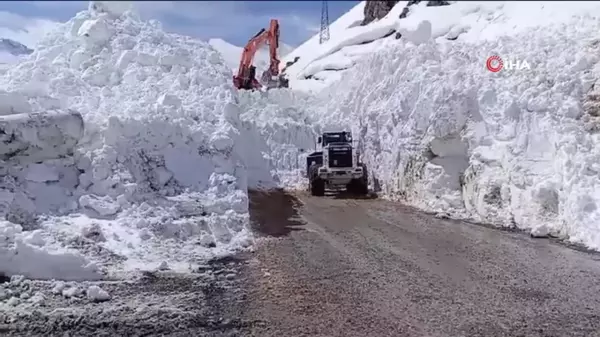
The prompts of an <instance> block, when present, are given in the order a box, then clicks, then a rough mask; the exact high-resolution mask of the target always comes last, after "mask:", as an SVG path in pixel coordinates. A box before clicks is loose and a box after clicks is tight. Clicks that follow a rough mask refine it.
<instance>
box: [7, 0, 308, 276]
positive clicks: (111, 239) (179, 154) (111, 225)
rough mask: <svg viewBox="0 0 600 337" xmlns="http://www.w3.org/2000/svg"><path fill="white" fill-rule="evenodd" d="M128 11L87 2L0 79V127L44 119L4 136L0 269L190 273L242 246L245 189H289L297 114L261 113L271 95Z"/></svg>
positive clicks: (196, 45)
mask: <svg viewBox="0 0 600 337" xmlns="http://www.w3.org/2000/svg"><path fill="white" fill-rule="evenodd" d="M129 8H130V7H129V5H128V4H127V3H126V2H110V3H109V2H91V3H90V6H89V9H88V10H87V11H83V12H80V13H78V14H77V15H76V16H75V17H74V18H73V19H71V20H70V21H68V22H67V23H65V24H64V25H62V26H60V27H59V28H58V30H56V31H54V32H52V33H50V34H49V35H48V36H47V37H46V38H45V39H44V40H43V41H41V42H40V43H39V45H38V46H36V48H35V50H36V51H35V52H34V53H33V54H32V55H30V56H28V57H27V58H25V59H24V61H22V62H21V63H20V64H18V65H15V66H14V67H13V68H11V69H9V70H7V72H6V73H5V74H4V75H3V77H2V78H1V79H0V90H2V92H1V95H3V97H11V100H10V102H11V103H10V104H8V103H6V102H8V100H4V101H3V102H2V103H1V104H0V107H2V109H1V111H0V115H4V116H1V117H3V118H4V119H0V127H1V128H3V129H10V125H15V123H16V124H19V123H20V124H19V125H22V124H23V123H25V124H26V123H31V122H30V121H29V122H28V120H30V119H34V120H36V121H39V120H45V122H44V123H45V124H44V127H45V129H40V127H39V125H38V127H34V128H32V129H31V130H33V131H31V132H29V133H27V132H25V131H26V130H29V129H23V128H17V129H18V130H21V133H19V132H17V131H15V132H14V134H15V135H16V136H21V138H18V137H17V138H15V137H9V136H8V135H7V134H6V133H5V134H2V136H3V137H5V136H6V137H8V138H10V139H9V141H5V142H3V143H2V145H0V154H3V155H4V154H7V153H8V154H10V155H5V156H3V157H2V160H0V170H1V171H2V172H3V175H2V176H1V177H0V212H1V213H2V214H1V216H2V218H4V219H6V220H4V221H2V222H0V273H3V274H7V275H14V274H23V275H25V276H27V277H32V278H61V279H72V280H77V279H99V278H103V277H106V275H107V274H108V275H121V272H129V271H132V270H140V269H154V268H157V267H159V266H160V267H161V268H165V267H166V268H171V269H174V270H189V267H190V266H193V265H194V264H195V263H196V262H202V261H203V260H205V259H207V258H210V257H214V256H217V255H219V254H226V253H228V252H231V251H234V250H237V249H242V248H244V247H247V246H249V244H250V243H251V241H252V235H251V233H250V231H249V228H248V221H249V217H248V196H247V189H248V188H249V187H250V188H252V187H255V188H260V187H272V186H276V185H278V184H283V185H285V184H286V181H287V180H286V179H287V176H289V175H290V174H289V172H292V174H291V176H294V173H293V172H294V170H296V168H295V167H292V166H290V165H291V164H289V163H295V161H294V160H291V159H290V156H292V155H294V156H297V154H298V151H299V150H298V149H299V148H302V147H304V143H307V142H308V141H309V140H310V141H312V139H313V138H314V135H313V134H312V129H311V128H310V127H307V126H306V125H305V124H304V123H302V122H303V121H301V120H300V119H301V117H295V116H296V115H298V114H296V115H294V114H293V113H292V112H293V111H294V108H293V107H292V106H290V107H283V108H281V109H280V108H277V107H276V108H274V109H271V110H270V112H269V114H265V113H263V112H261V109H260V107H261V105H263V106H264V105H265V104H270V105H272V106H273V105H274V103H273V102H272V100H273V99H274V98H272V99H271V101H269V99H262V98H261V95H263V96H264V95H265V94H261V93H247V94H244V93H241V94H240V95H239V96H238V93H237V92H236V90H235V89H234V88H233V86H232V84H231V69H229V68H228V67H227V66H226V65H225V64H224V62H223V59H222V58H221V56H220V55H219V54H218V53H217V52H216V51H215V50H214V49H212V48H211V47H210V46H209V45H208V44H207V43H204V42H201V41H198V40H195V39H192V38H189V37H183V36H177V35H173V34H168V33H165V32H164V31H163V30H162V29H161V26H160V23H158V22H156V21H151V22H143V21H141V20H140V19H139V18H138V17H137V16H136V14H134V13H132V12H131V11H128V9H129ZM278 95H287V96H289V97H288V98H289V99H290V100H291V101H293V100H294V99H296V98H294V94H293V93H291V92H290V91H282V92H281V93H278ZM287 96H286V97H287ZM298 99H300V98H298ZM257 102H260V103H257ZM54 111H58V112H56V113H54ZM242 111H244V112H245V113H242ZM60 112H62V115H65V114H66V115H69V114H71V115H69V116H80V117H79V124H77V123H73V121H72V120H70V119H69V118H62V119H61V118H60V116H62V115H61V113H60ZM50 114H54V115H52V116H51V117H50ZM43 116H48V118H46V119H45V117H43ZM290 116H291V117H290ZM294 118H296V119H297V120H294ZM5 119H7V120H9V121H12V122H6V123H8V124H7V125H8V126H7V127H6V128H5V127H4V125H5V124H6V123H5V122H4V120H5ZM81 119H83V125H82V124H81ZM11 123H12V124H11ZM38 124H39V123H38ZM82 126H83V127H82ZM13 129H15V128H14V127H13V128H12V129H11V130H13ZM46 129H49V130H53V132H50V133H49V132H45V133H44V132H42V131H44V130H46ZM24 130H25V131H24ZM40 130H42V131H40ZM299 131H300V132H299ZM36 132H37V133H36ZM44 135H45V136H44ZM73 135H74V136H73ZM13 136H14V135H13ZM44 137H45V138H44ZM65 140H69V142H66V143H65V142H64V141H65ZM61 142H62V144H67V145H68V146H66V145H65V146H64V147H65V148H64V149H61V148H60V147H57V146H55V145H56V144H61ZM311 146H312V143H311ZM14 148H17V149H21V150H22V151H20V152H19V151H17V152H15V151H14ZM28 149H29V152H28V151H26V150H28ZM32 149H33V150H32ZM47 149H53V151H47ZM34 150H37V151H34ZM34 154H35V155H34ZM42 154H43V155H42ZM279 169H282V170H281V172H282V175H281V176H280V175H278V173H277V172H278V171H279ZM288 180H289V181H291V183H292V184H293V182H294V179H293V178H292V179H288Z"/></svg>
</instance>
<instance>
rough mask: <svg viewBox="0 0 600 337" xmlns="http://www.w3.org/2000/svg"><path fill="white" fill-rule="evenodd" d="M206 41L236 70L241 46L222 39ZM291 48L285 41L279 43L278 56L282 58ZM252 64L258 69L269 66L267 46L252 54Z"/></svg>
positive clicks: (240, 54)
mask: <svg viewBox="0 0 600 337" xmlns="http://www.w3.org/2000/svg"><path fill="white" fill-rule="evenodd" d="M208 43H209V44H210V45H211V46H212V47H213V48H214V49H216V50H217V51H218V52H219V53H221V56H222V57H223V59H224V60H225V64H226V65H227V66H228V67H229V68H231V69H232V70H233V71H234V72H237V69H238V66H239V65H240V58H241V56H242V51H243V50H244V48H243V47H238V46H235V45H233V44H231V43H229V42H227V41H225V40H223V39H210V40H208ZM292 49H293V48H292V47H291V46H289V45H286V44H285V43H280V45H279V49H278V52H279V57H280V58H283V57H284V56H286V55H287V54H288V53H289V52H290V51H291V50H292ZM254 65H255V66H256V68H257V69H259V71H261V70H264V69H266V68H268V67H269V50H268V47H263V48H261V49H259V50H258V51H257V52H256V55H255V56H254Z"/></svg>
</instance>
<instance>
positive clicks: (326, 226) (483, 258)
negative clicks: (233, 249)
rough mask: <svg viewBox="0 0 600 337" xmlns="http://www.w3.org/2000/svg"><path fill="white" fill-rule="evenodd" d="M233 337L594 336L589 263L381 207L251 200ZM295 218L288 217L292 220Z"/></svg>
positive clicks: (593, 276)
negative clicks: (252, 230) (254, 239)
mask: <svg viewBox="0 0 600 337" xmlns="http://www.w3.org/2000/svg"><path fill="white" fill-rule="evenodd" d="M252 201H253V202H252V217H253V220H255V226H256V230H257V231H258V232H261V233H263V235H266V236H271V237H273V236H275V237H278V238H277V239H269V240H265V241H263V242H261V243H260V244H259V245H258V247H257V250H256V252H255V253H254V254H253V256H252V257H251V259H250V260H249V263H248V264H246V267H245V268H244V269H245V272H244V273H245V279H244V282H245V285H244V288H245V289H246V290H247V295H246V296H245V302H244V304H243V307H242V308H243V310H241V311H240V312H239V314H240V315H241V317H243V319H244V321H249V322H250V321H252V322H258V321H260V322H262V324H255V325H250V326H246V328H244V329H243V331H240V335H241V336H340V337H341V336H344V337H349V336H357V337H358V336H360V337H364V336H444V337H449V336H452V337H456V336H482V337H493V336H524V337H525V336H526V337H533V336H540V337H541V336H545V337H549V336H557V337H558V336H600V257H599V256H598V255H593V254H589V253H584V252H580V251H576V250H573V249H570V248H568V247H566V246H564V245H560V244H557V243H554V242H551V241H550V240H544V239H531V238H529V237H528V236H526V235H524V234H522V233H512V232H507V231H500V230H496V229H491V228H486V227H483V226H478V225H472V224H467V223H462V222H457V221H451V220H441V219H437V218H435V217H433V216H430V215H426V214H423V213H420V212H416V211H415V210H413V209H411V208H408V207H404V206H401V205H398V204H395V203H390V202H386V201H382V200H352V199H343V198H342V199H338V198H334V197H326V198H315V197H310V196H308V195H306V194H299V195H297V196H290V195H288V194H285V193H282V192H272V193H269V194H264V193H257V192H255V193H254V194H253V195H252ZM296 210H297V211H296Z"/></svg>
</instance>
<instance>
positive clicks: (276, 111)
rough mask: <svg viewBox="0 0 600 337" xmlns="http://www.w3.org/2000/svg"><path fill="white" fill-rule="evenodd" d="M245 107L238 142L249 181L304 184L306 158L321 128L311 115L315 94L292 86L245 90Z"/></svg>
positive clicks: (262, 184) (260, 184)
mask: <svg viewBox="0 0 600 337" xmlns="http://www.w3.org/2000/svg"><path fill="white" fill-rule="evenodd" d="M239 106H240V108H241V109H242V111H243V114H242V115H241V124H239V126H238V129H239V130H240V133H241V135H242V138H243V139H244V141H243V142H239V143H238V144H237V146H238V150H237V151H236V152H238V153H240V154H241V155H242V157H243V159H244V160H243V161H244V163H246V169H247V170H248V177H249V181H248V183H249V185H250V186H252V187H255V188H256V187H258V188H270V187H276V186H279V187H287V188H304V187H305V186H306V185H305V184H304V181H303V179H302V175H303V172H304V170H305V165H306V163H305V158H306V156H307V155H308V154H310V153H311V152H312V151H313V150H314V149H315V147H316V143H315V141H316V139H317V134H318V129H317V128H315V127H314V126H313V125H314V124H315V123H314V122H313V120H312V119H311V118H309V117H308V116H309V115H312V114H313V113H312V111H313V109H314V108H315V107H316V102H315V100H314V98H313V97H312V96H308V95H305V94H302V93H298V92H294V91H291V90H289V89H278V90H270V91H268V92H251V91H245V92H244V91H241V92H240V93H239Z"/></svg>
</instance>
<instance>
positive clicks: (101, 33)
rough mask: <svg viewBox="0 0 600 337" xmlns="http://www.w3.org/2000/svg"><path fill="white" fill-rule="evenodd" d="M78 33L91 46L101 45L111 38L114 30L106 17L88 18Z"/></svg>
mask: <svg viewBox="0 0 600 337" xmlns="http://www.w3.org/2000/svg"><path fill="white" fill-rule="evenodd" d="M77 35H78V36H80V37H81V38H82V39H83V40H84V41H85V42H86V43H87V44H88V45H89V46H94V45H101V44H104V43H106V42H108V40H109V39H110V37H111V35H112V32H111V29H110V27H109V25H108V24H107V23H106V20H105V19H104V18H98V19H90V20H86V21H85V22H84V23H83V24H82V25H81V27H79V31H78V32H77Z"/></svg>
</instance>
